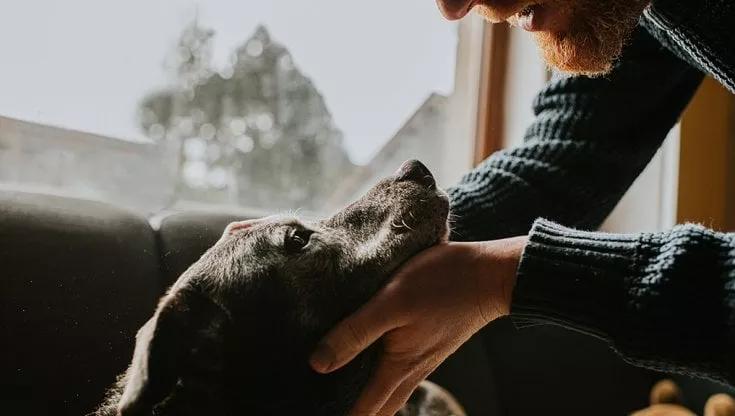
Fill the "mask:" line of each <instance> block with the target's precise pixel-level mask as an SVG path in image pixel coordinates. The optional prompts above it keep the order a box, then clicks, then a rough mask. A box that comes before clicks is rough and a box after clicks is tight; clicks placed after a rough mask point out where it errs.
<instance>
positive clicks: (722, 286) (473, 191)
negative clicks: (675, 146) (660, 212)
mask: <svg viewBox="0 0 735 416" xmlns="http://www.w3.org/2000/svg"><path fill="white" fill-rule="evenodd" d="M733 22H735V7H733V5H731V3H730V0H724V1H723V0H656V1H655V2H654V4H653V5H652V6H651V7H650V8H649V9H648V10H647V11H646V13H645V15H644V17H643V19H642V21H641V23H642V24H641V25H640V27H639V28H638V29H637V30H636V32H635V33H634V35H633V37H632V39H631V40H630V42H629V44H628V45H627V47H626V49H625V51H624V54H623V56H622V57H621V59H620V60H619V62H618V63H617V64H616V65H615V67H614V69H613V71H612V72H611V73H610V74H609V75H608V76H606V77H601V78H593V79H590V78H586V77H569V76H564V75H558V74H557V75H555V76H554V78H553V79H552V81H551V82H550V83H549V84H548V85H547V86H546V87H545V88H544V89H543V90H542V91H541V92H540V93H539V95H538V96H537V98H536V100H535V102H534V107H533V109H534V114H535V116H536V118H535V121H534V122H533V123H532V124H531V126H530V127H529V129H528V130H527V133H526V137H525V143H524V145H523V146H521V147H519V148H515V149H509V150H506V151H502V152H498V153H495V154H493V155H492V156H491V157H490V158H488V159H487V160H486V161H484V162H483V163H482V164H480V165H479V166H478V167H477V168H476V169H474V170H473V171H472V172H470V173H469V174H467V175H466V176H465V177H464V178H463V179H462V180H461V181H460V183H459V184H457V185H456V186H455V187H452V188H450V189H449V190H448V193H449V195H450V198H451V200H452V212H453V214H454V224H453V234H452V239H453V240H463V241H478V240H490V239H497V238H502V237H509V236H515V235H525V234H528V233H529V229H531V227H532V225H533V230H532V231H531V233H530V242H529V244H528V246H527V248H526V250H525V253H524V255H523V259H522V261H521V265H520V268H519V275H518V280H517V284H516V288H515V290H514V293H513V305H512V311H511V316H512V317H513V319H514V320H515V322H516V323H517V324H519V325H525V324H538V323H552V324H560V325H565V326H567V327H570V328H573V329H577V330H580V331H584V332H587V333H590V334H593V335H595V336H598V337H601V338H603V339H606V340H608V341H609V342H610V343H611V344H612V345H613V347H614V348H615V349H616V350H617V351H619V352H620V354H621V355H622V356H623V357H624V358H625V359H627V360H629V361H631V362H634V363H636V364H639V365H644V366H648V367H652V368H656V369H660V370H666V371H672V372H676V371H682V372H687V373H690V374H697V375H702V376H707V377H711V378H714V379H718V380H726V381H729V382H730V383H733V381H735V376H734V374H735V364H734V362H735V334H734V333H733V327H734V326H735V311H734V309H735V296H734V295H733V293H734V292H735V272H734V271H733V264H735V243H733V237H732V236H731V235H725V234H717V233H714V232H712V231H708V230H706V229H704V228H701V227H696V226H691V225H686V226H680V227H677V228H675V229H673V230H671V231H669V232H665V233H659V234H640V235H625V236H621V235H611V234H602V233H595V232H588V231H579V229H582V230H593V229H596V228H597V227H598V226H599V225H600V223H601V222H602V221H603V220H604V219H605V218H606V217H607V216H608V215H609V213H610V212H611V210H612V209H613V208H614V207H615V205H616V204H617V202H618V201H619V200H620V198H621V197H622V196H623V194H624V193H625V191H626V190H627V189H628V188H629V186H630V185H631V184H632V183H633V181H634V180H635V179H636V177H637V176H638V175H639V174H640V173H641V171H642V170H643V169H644V168H645V166H646V165H647V164H648V162H649V161H650V160H651V158H652V157H653V155H654V154H655V152H656V150H657V149H658V148H659V146H660V145H661V143H662V141H663V139H664V138H665V137H666V135H667V133H668V131H669V130H670V129H671V127H672V126H673V125H674V124H675V123H676V120H677V119H678V118H679V116H680V115H681V112H682V111H683V109H684V108H685V106H686V105H687V104H688V102H689V101H690V99H691V97H692V96H693V94H694V92H695V91H696V89H697V87H698V86H699V85H700V83H701V80H702V78H703V74H702V72H701V70H704V71H706V72H708V73H710V74H712V75H714V76H715V77H716V78H717V79H718V80H720V81H721V82H722V83H723V85H725V86H726V87H728V88H729V89H731V90H735V88H734V87H735V35H733V33H735V30H733V29H731V27H732V24H733ZM702 142H703V143H706V139H705V138H703V140H702ZM539 217H543V218H547V219H549V220H551V221H547V220H538V221H537V218H539ZM552 221H553V222H552ZM556 223H559V224H564V225H565V226H570V227H575V228H576V229H571V228H565V227H562V226H559V225H556Z"/></svg>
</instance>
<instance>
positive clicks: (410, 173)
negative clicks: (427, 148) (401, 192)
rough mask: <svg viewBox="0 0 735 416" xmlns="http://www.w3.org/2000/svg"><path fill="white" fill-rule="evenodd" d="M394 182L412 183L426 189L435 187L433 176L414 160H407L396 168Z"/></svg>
mask: <svg viewBox="0 0 735 416" xmlns="http://www.w3.org/2000/svg"><path fill="white" fill-rule="evenodd" d="M396 181H398V182H401V181H414V182H417V183H419V184H421V185H425V186H426V187H434V186H436V181H435V180H434V175H432V174H431V171H430V170H429V168H427V167H426V166H424V164H423V163H421V162H419V161H418V160H416V159H412V160H407V161H406V162H404V163H403V165H401V167H400V168H398V171H397V172H396Z"/></svg>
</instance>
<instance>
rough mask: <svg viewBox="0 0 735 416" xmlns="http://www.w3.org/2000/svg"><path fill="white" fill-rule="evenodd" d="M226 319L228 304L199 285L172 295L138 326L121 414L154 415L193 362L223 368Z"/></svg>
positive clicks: (202, 366)
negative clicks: (222, 304) (219, 303)
mask: <svg viewBox="0 0 735 416" xmlns="http://www.w3.org/2000/svg"><path fill="white" fill-rule="evenodd" d="M226 322H227V321H226V315H225V314H224V312H223V311H222V309H221V308H220V307H219V306H217V305H216V304H215V303H214V302H212V301H211V300H210V299H209V298H207V297H206V296H204V295H203V294H202V293H201V292H200V291H198V290H196V289H192V288H184V289H181V290H178V291H176V292H174V293H170V294H168V295H166V296H165V297H164V298H163V299H162V301H161V302H160V304H159V306H158V309H157V310H156V313H155V315H153V318H151V319H150V320H149V321H148V322H146V324H145V325H143V327H142V328H141V329H140V330H139V331H138V334H137V336H136V343H135V352H134V353H133V362H132V364H131V365H130V368H129V369H128V372H127V377H126V382H125V388H124V390H123V393H122V397H121V399H120V402H119V403H118V415H119V416H134V415H150V414H151V411H152V409H153V408H154V407H155V406H156V405H158V404H159V403H161V402H162V401H164V400H165V399H167V398H168V397H169V396H170V395H171V394H172V393H173V391H174V388H175V387H176V384H177V383H178V381H179V380H180V379H181V378H182V376H184V375H185V373H186V372H188V371H192V366H197V367H199V369H202V368H203V369H205V370H218V369H219V368H220V367H221V365H222V363H221V348H220V347H221V345H222V338H223V337H224V328H225V325H226Z"/></svg>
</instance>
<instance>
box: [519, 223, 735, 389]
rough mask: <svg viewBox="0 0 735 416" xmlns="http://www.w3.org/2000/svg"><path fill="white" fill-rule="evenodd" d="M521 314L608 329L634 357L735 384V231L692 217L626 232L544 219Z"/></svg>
mask: <svg viewBox="0 0 735 416" xmlns="http://www.w3.org/2000/svg"><path fill="white" fill-rule="evenodd" d="M511 316H512V317H513V319H514V320H517V321H532V322H536V323H539V322H541V323H552V324H559V325H563V326H566V327H569V328H572V329H576V330H579V331H582V332H586V333H589V334H592V335H595V336H598V337H600V338H603V339H605V340H607V341H609V342H610V343H611V344H612V346H613V347H614V348H615V349H616V350H617V351H618V352H619V353H620V354H621V355H622V356H623V357H625V358H626V359H628V360H629V361H631V362H633V363H634V364H638V365H641V366H645V367H649V368H653V369H657V370H661V371H666V372H685V373H687V374H691V375H699V376H704V377H708V378H712V379H715V380H719V381H723V382H728V383H730V384H735V234H724V233H717V232H714V231H711V230H708V229H705V228H703V227H700V226H696V225H691V224H687V225H680V226H677V227H675V228H673V229H672V230H670V231H667V232H662V233H653V234H649V233H646V234H637V235H619V234H606V233H596V232H587V231H579V230H575V229H570V228H565V227H562V226H560V225H557V224H555V223H553V222H550V221H546V220H543V219H540V220H537V221H536V222H535V224H534V225H533V228H532V229H531V232H530V234H529V242H528V244H527V246H526V248H525V250H524V254H523V257H522V260H521V264H520V266H519V272H518V278H517V282H516V288H515V290H514V292H513V305H512V309H511Z"/></svg>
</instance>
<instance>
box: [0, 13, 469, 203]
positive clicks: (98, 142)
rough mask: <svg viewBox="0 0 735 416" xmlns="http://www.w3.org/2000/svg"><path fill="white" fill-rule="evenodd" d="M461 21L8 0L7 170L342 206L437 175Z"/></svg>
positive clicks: (1, 29) (181, 195) (0, 22)
mask: <svg viewBox="0 0 735 416" xmlns="http://www.w3.org/2000/svg"><path fill="white" fill-rule="evenodd" d="M11 3H12V4H11ZM40 11H43V12H40ZM457 33H458V32H457V25H456V24H452V23H449V22H446V21H444V20H443V19H442V18H441V16H440V14H439V13H438V11H437V10H436V5H435V3H434V2H433V1H430V0H400V1H395V0H373V1H370V2H352V1H343V0H314V1H303V0H280V1H276V0H269V1H266V0H260V1H254V0H240V1H227V0H207V1H203V0H199V1H187V0H156V1H152V0H125V1H104V2H100V1H98V0H70V1H63V2H60V1H56V0H24V1H22V2H4V3H3V4H2V5H0V54H1V56H2V65H1V66H0V183H2V184H3V185H5V186H12V187H21V188H26V189H29V188H30V189H33V188H36V189H38V188H40V189H42V191H43V192H64V193H70V194H72V195H74V196H78V197H83V198H93V199H99V200H105V201H110V202H114V203H117V204H120V205H124V206H128V207H132V208H134V209H138V210H141V211H143V212H146V213H150V212H154V211H157V210H160V209H182V208H187V207H192V206H198V205H205V206H227V207H231V206H237V207H247V208H254V209H259V210H266V211H273V210H285V209H294V208H303V209H305V210H306V211H313V212H320V211H329V210H332V209H334V208H336V207H338V206H340V205H343V204H345V203H347V202H349V201H350V200H352V199H354V198H355V197H356V196H358V195H359V194H360V193H361V192H363V191H364V190H365V189H366V188H367V187H369V186H370V185H372V184H373V183H374V182H375V181H376V180H378V179H379V178H380V177H382V176H384V175H387V174H390V173H391V172H392V171H393V170H395V169H396V168H397V167H398V166H399V165H400V163H401V162H403V161H404V160H406V159H408V158H418V159H420V160H422V161H424V162H425V163H426V164H427V165H428V166H429V167H430V168H432V170H435V171H437V170H439V166H440V165H441V163H442V158H443V157H444V156H445V155H444V153H445V152H444V149H446V148H448V147H447V146H445V144H444V142H445V140H448V138H447V137H448V135H447V134H446V133H445V130H446V127H447V126H448V120H449V119H450V111H449V106H450V103H451V102H452V92H453V89H454V84H455V78H456V77H457V75H458V74H461V71H463V68H462V67H461V66H457V65H456V55H457V45H458V36H457ZM453 105H456V104H453ZM453 139H456V138H453Z"/></svg>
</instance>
